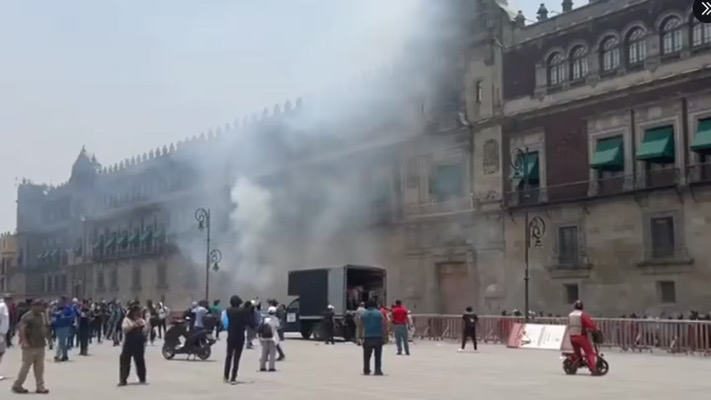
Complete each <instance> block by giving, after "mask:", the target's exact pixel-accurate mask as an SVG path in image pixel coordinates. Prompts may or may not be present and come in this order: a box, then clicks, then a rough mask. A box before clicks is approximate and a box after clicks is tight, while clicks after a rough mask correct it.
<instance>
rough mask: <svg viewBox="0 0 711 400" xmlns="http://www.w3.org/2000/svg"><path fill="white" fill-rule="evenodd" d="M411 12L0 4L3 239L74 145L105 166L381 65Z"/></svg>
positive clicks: (285, 5) (309, 1) (532, 7)
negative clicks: (28, 197)
mask: <svg viewBox="0 0 711 400" xmlns="http://www.w3.org/2000/svg"><path fill="white" fill-rule="evenodd" d="M418 1H422V0H388V1H380V0H359V1H352V0H259V1H257V0H210V1H207V0H202V1H201V0H151V1H145V0H102V1H96V0H63V1H52V0H22V1H18V0H0V49H2V51H0V232H3V231H12V230H14V228H15V215H16V204H15V200H16V195H17V193H16V182H17V180H18V179H21V178H23V177H24V178H28V179H31V180H32V181H34V182H37V183H49V184H61V183H63V182H65V181H66V180H67V179H68V178H69V173H70V169H71V165H72V163H73V162H74V160H75V158H76V156H77V155H78V154H79V151H80V149H81V148H82V146H86V149H87V150H88V151H89V152H90V153H94V154H95V155H96V157H97V158H98V160H99V162H101V163H103V164H105V165H108V164H113V163H116V162H119V161H121V160H123V159H126V158H129V157H131V156H134V155H138V154H142V153H144V152H147V151H148V150H150V149H155V148H156V147H159V146H160V147H162V146H163V145H167V144H169V143H172V142H175V141H177V140H181V139H184V138H186V137H190V136H193V135H196V134H199V133H200V132H201V131H207V130H209V129H211V128H214V127H217V126H224V125H225V123H231V122H232V121H234V120H236V119H239V120H241V119H242V118H243V117H244V115H246V114H251V113H254V112H261V110H262V109H264V108H265V107H268V108H269V109H271V108H273V106H274V104H276V103H279V104H282V105H283V103H284V102H285V101H286V100H289V99H291V100H292V103H293V101H294V99H295V98H297V97H305V98H308V96H309V94H310V93H318V92H319V91H321V90H324V89H326V88H329V87H332V86H334V85H336V84H337V83H338V82H343V81H344V80H349V79H353V78H354V77H357V76H359V75H361V74H362V73H363V72H365V71H371V70H373V69H374V68H377V67H378V66H382V65H387V64H388V62H389V60H391V59H392V57H394V56H395V55H396V54H397V52H398V51H399V49H400V46H401V44H402V43H401V39H402V37H403V36H404V35H405V33H404V32H408V31H409V30H411V29H413V28H414V24H415V23H416V21H414V20H413V15H414V9H415V4H416V3H417V2H418ZM425 1H440V0H425ZM557 3H559V2H557ZM509 4H510V8H512V9H514V10H518V9H522V10H523V11H524V13H525V14H526V15H527V16H528V17H529V18H531V19H533V18H535V11H536V9H537V8H538V2H535V1H533V0H509ZM555 6H557V7H555ZM555 6H552V7H550V8H551V9H557V8H559V5H557V4H556V5H555Z"/></svg>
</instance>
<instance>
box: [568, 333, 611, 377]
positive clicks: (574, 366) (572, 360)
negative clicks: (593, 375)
mask: <svg viewBox="0 0 711 400" xmlns="http://www.w3.org/2000/svg"><path fill="white" fill-rule="evenodd" d="M593 349H594V350H595V354H596V359H597V362H596V364H597V375H598V376H604V375H607V373H608V372H609V371H610V364H608V363H607V360H605V358H604V354H602V353H600V351H599V350H598V343H597V341H595V340H593ZM563 357H564V358H563V371H565V373H566V375H575V374H576V373H577V372H578V369H580V368H588V369H590V368H589V366H588V362H587V358H586V357H585V356H584V355H583V356H582V357H576V356H575V353H563Z"/></svg>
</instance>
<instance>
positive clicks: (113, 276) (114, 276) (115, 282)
mask: <svg viewBox="0 0 711 400" xmlns="http://www.w3.org/2000/svg"><path fill="white" fill-rule="evenodd" d="M109 283H110V284H111V289H112V290H119V279H118V270H117V269H116V268H113V269H111V273H110V274H109Z"/></svg>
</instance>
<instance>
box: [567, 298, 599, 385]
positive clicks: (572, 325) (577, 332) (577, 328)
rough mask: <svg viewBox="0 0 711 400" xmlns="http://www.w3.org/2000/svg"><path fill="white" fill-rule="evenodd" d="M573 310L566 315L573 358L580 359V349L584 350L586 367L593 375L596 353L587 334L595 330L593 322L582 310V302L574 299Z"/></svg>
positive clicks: (594, 372) (595, 366)
mask: <svg viewBox="0 0 711 400" xmlns="http://www.w3.org/2000/svg"><path fill="white" fill-rule="evenodd" d="M573 308H574V309H573V312H571V313H570V314H569V315H568V334H569V335H570V344H571V345H572V346H573V351H574V352H575V358H576V359H577V360H580V359H582V357H583V355H582V354H581V351H580V350H581V349H582V351H584V352H585V357H586V359H587V362H588V368H589V369H590V372H591V373H592V374H593V375H597V374H598V371H597V359H596V357H597V354H596V353H595V350H593V346H592V344H591V343H590V340H589V339H588V334H589V333H593V332H596V331H597V327H596V326H595V322H593V320H592V318H590V315H589V314H588V313H586V312H585V311H583V302H582V301H580V300H576V301H575V304H574V305H573Z"/></svg>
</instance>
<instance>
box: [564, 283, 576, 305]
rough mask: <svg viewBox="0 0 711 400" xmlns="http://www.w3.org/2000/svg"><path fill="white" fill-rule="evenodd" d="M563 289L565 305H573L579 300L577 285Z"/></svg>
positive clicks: (570, 285)
mask: <svg viewBox="0 0 711 400" xmlns="http://www.w3.org/2000/svg"><path fill="white" fill-rule="evenodd" d="M563 288H564V289H565V303H566V304H573V303H575V302H576V301H578V300H580V296H579V295H580V290H579V287H578V284H577V283H572V284H567V285H563Z"/></svg>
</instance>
